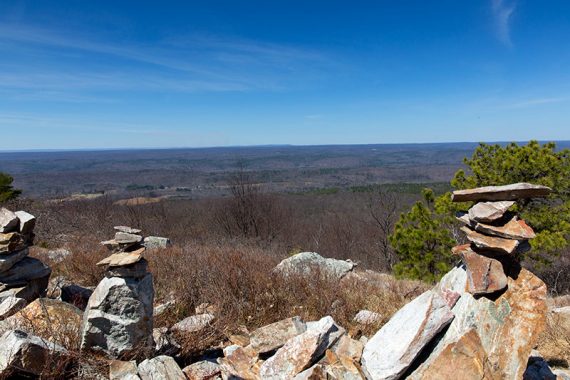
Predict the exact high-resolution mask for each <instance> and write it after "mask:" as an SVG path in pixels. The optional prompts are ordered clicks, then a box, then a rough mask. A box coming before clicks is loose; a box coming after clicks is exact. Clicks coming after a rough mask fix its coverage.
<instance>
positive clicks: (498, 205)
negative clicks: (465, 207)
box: [468, 201, 515, 223]
mask: <svg viewBox="0 0 570 380" xmlns="http://www.w3.org/2000/svg"><path fill="white" fill-rule="evenodd" d="M514 204H515V202H514V201H499V202H480V203H477V204H475V206H473V207H471V208H470V209H469V212H468V215H469V219H470V220H474V221H476V222H483V223H492V222H494V221H495V220H497V219H500V218H502V217H503V215H505V212H507V210H508V209H509V208H510V207H511V206H512V205H514Z"/></svg>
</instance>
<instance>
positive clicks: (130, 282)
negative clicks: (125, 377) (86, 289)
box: [81, 226, 154, 358]
mask: <svg viewBox="0 0 570 380" xmlns="http://www.w3.org/2000/svg"><path fill="white" fill-rule="evenodd" d="M115 230H116V233H115V238H114V239H112V240H108V241H104V242H101V244H103V245H104V246H105V247H107V248H108V249H109V250H110V251H111V252H112V254H111V255H110V256H109V257H107V258H105V259H103V260H101V261H100V262H99V263H97V265H99V266H105V267H106V271H105V278H104V279H103V280H102V281H101V282H100V283H99V284H98V285H97V287H96V288H95V290H94V291H93V294H92V295H91V297H90V298H89V302H88V304H87V308H86V310H85V313H84V316H83V324H82V341H81V347H82V349H83V350H91V351H100V352H103V353H105V354H107V355H108V356H110V357H112V358H117V357H125V356H135V355H145V354H146V353H148V352H149V350H151V349H152V345H153V339H152V328H153V299H154V289H153V280H152V274H151V273H149V272H148V270H147V268H148V263H147V261H146V260H145V259H144V258H143V254H144V251H145V247H144V246H143V245H142V242H143V236H142V235H140V233H141V230H138V229H133V228H130V227H125V226H118V227H115Z"/></svg>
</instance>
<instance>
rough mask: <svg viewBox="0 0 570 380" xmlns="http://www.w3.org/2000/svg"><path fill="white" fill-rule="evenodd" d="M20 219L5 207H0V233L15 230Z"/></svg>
mask: <svg viewBox="0 0 570 380" xmlns="http://www.w3.org/2000/svg"><path fill="white" fill-rule="evenodd" d="M18 223H20V220H19V219H18V216H17V215H16V214H15V213H13V212H12V211H10V210H8V209H7V208H4V207H2V208H1V209H0V233H7V232H12V231H16V230H17V229H18Z"/></svg>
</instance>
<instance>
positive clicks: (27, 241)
mask: <svg viewBox="0 0 570 380" xmlns="http://www.w3.org/2000/svg"><path fill="white" fill-rule="evenodd" d="M35 223H36V218H35V217H34V216H33V215H31V214H29V213H27V212H25V211H16V212H12V211H10V210H8V209H6V208H2V209H0V305H1V306H0V309H2V313H1V314H2V317H3V318H5V317H8V316H9V313H13V312H16V311H17V310H19V309H21V308H23V307H24V306H25V305H26V304H27V303H29V302H32V301H33V300H35V299H36V298H38V297H41V296H43V295H44V294H45V292H46V288H47V286H48V282H49V277H50V274H51V269H50V268H49V267H48V266H47V265H45V264H44V263H42V262H41V261H40V260H38V259H35V258H32V257H28V253H29V246H31V245H33V241H34V227H35Z"/></svg>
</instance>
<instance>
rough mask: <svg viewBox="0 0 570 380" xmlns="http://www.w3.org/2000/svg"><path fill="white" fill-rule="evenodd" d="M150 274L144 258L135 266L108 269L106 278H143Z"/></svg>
mask: <svg viewBox="0 0 570 380" xmlns="http://www.w3.org/2000/svg"><path fill="white" fill-rule="evenodd" d="M147 274H148V262H147V261H146V260H145V259H144V258H142V259H140V260H139V261H137V262H136V263H134V264H130V265H123V266H119V267H108V268H107V270H106V271H105V277H132V278H142V277H144V276H146V275H147Z"/></svg>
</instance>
